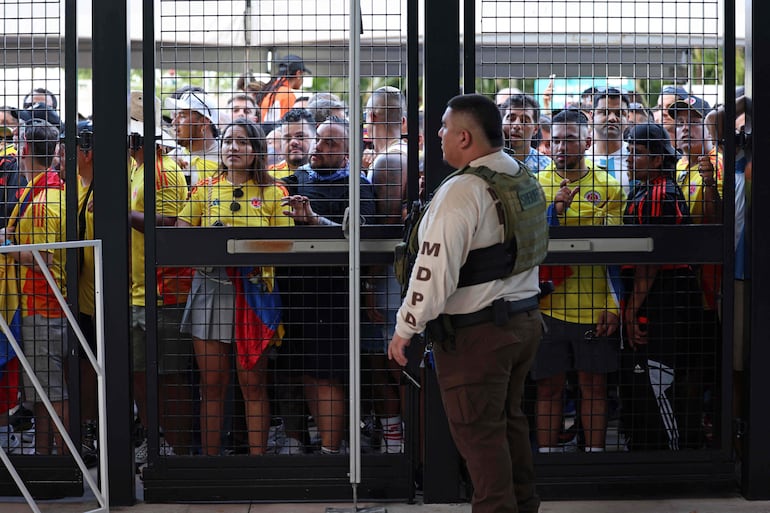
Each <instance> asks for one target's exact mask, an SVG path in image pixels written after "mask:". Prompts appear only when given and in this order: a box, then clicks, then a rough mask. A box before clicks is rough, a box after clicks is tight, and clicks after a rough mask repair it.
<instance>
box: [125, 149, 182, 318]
mask: <svg viewBox="0 0 770 513" xmlns="http://www.w3.org/2000/svg"><path fill="white" fill-rule="evenodd" d="M130 190H131V210H136V211H138V212H144V165H143V164H142V165H139V166H138V167H137V168H136V169H134V171H133V172H132V174H131V189H130ZM187 195H188V194H187V181H186V180H185V178H184V175H183V174H182V173H181V172H180V171H179V169H178V167H177V164H176V162H175V161H174V159H172V158H170V157H163V158H162V160H160V161H158V162H157V165H156V169H155V212H156V213H157V214H160V215H162V216H166V217H176V216H177V215H178V214H179V211H180V210H181V209H182V207H183V206H184V204H185V202H186V201H187ZM131 304H132V305H134V306H144V305H145V290H144V234H143V233H142V232H140V231H137V230H134V229H133V228H132V229H131Z"/></svg>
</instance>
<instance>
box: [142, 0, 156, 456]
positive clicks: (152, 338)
mask: <svg viewBox="0 0 770 513" xmlns="http://www.w3.org/2000/svg"><path fill="white" fill-rule="evenodd" d="M154 16H155V3H154V1H153V0H145V1H144V2H143V9H142V41H144V46H143V50H142V90H143V93H144V95H143V99H144V105H143V106H142V110H144V134H145V137H144V184H145V186H144V212H145V216H144V284H145V289H144V290H145V303H144V304H145V341H146V344H147V348H146V354H147V364H146V366H145V369H146V372H145V375H146V380H147V385H146V386H147V418H146V419H142V422H144V423H145V427H146V428H147V449H148V450H147V453H148V457H149V458H150V463H153V460H155V461H157V458H158V454H159V453H158V444H159V443H160V441H159V439H158V437H159V430H158V426H159V424H160V421H159V419H158V407H159V406H158V358H157V354H158V336H157V333H158V330H157V324H158V322H157V319H158V316H157V302H156V294H155V291H156V290H157V289H158V288H157V279H156V277H155V247H156V246H155V185H154V184H155V159H156V154H155V140H154V136H155V18H154Z"/></svg>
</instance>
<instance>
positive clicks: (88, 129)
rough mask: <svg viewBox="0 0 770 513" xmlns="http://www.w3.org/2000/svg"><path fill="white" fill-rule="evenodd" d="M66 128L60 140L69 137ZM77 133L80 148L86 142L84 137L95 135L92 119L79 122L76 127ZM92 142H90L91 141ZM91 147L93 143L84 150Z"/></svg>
mask: <svg viewBox="0 0 770 513" xmlns="http://www.w3.org/2000/svg"><path fill="white" fill-rule="evenodd" d="M66 131H67V129H66V127H62V131H61V133H60V134H59V138H60V139H65V138H66V137H67V134H66ZM75 133H76V134H77V142H78V145H79V146H82V143H83V141H84V136H85V137H86V138H87V137H93V135H94V122H93V120H91V119H84V120H82V121H78V124H77V125H75ZM89 141H90V140H89ZM90 147H91V143H90V142H89V143H87V144H86V145H85V147H84V149H88V148H90Z"/></svg>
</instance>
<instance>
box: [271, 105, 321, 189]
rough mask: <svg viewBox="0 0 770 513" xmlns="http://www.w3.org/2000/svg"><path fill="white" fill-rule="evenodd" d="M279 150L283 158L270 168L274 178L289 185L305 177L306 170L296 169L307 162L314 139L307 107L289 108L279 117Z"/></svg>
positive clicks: (310, 115)
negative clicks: (299, 170)
mask: <svg viewBox="0 0 770 513" xmlns="http://www.w3.org/2000/svg"><path fill="white" fill-rule="evenodd" d="M280 129H281V138H280V140H279V144H280V152H281V155H282V156H283V157H284V159H283V160H282V161H281V162H279V163H278V164H276V165H275V166H273V167H272V168H270V174H271V175H273V178H275V179H276V180H282V181H283V182H284V183H286V185H287V186H288V187H289V191H290V192H292V188H293V187H294V186H296V184H297V183H298V182H299V181H304V180H306V179H307V170H305V172H299V173H297V170H298V169H299V168H301V167H302V166H304V165H305V164H307V163H308V156H309V152H310V146H311V145H312V144H313V141H314V140H315V131H316V128H315V120H314V119H313V113H312V112H310V111H309V110H307V109H291V110H290V111H289V112H287V113H286V115H285V116H284V117H283V118H282V119H281V125H280Z"/></svg>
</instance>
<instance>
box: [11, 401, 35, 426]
mask: <svg viewBox="0 0 770 513" xmlns="http://www.w3.org/2000/svg"><path fill="white" fill-rule="evenodd" d="M8 423H9V424H10V425H11V426H13V430H14V431H16V432H17V433H21V432H22V431H29V430H30V429H32V428H33V427H34V426H35V414H34V413H33V412H32V410H28V409H27V408H25V407H24V406H19V408H18V409H17V410H16V411H15V412H13V414H12V415H11V416H10V417H8Z"/></svg>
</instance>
